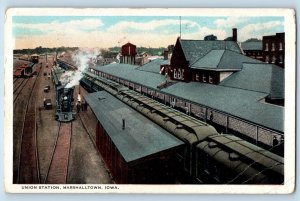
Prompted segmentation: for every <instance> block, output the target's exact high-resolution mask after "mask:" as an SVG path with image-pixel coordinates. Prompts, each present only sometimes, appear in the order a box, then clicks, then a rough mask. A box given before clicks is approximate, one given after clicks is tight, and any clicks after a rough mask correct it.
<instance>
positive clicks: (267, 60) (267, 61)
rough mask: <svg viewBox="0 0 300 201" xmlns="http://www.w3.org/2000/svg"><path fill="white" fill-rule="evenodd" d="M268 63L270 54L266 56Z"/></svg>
mask: <svg viewBox="0 0 300 201" xmlns="http://www.w3.org/2000/svg"><path fill="white" fill-rule="evenodd" d="M266 63H269V56H268V55H267V56H266Z"/></svg>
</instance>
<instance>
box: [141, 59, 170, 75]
mask: <svg viewBox="0 0 300 201" xmlns="http://www.w3.org/2000/svg"><path fill="white" fill-rule="evenodd" d="M169 63H170V62H169V60H164V59H154V60H151V61H150V62H148V63H146V64H144V65H142V66H140V67H138V68H137V69H138V70H141V71H147V72H152V73H159V72H160V65H166V64H169Z"/></svg>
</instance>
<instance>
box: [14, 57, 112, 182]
mask: <svg viewBox="0 0 300 201" xmlns="http://www.w3.org/2000/svg"><path fill="white" fill-rule="evenodd" d="M53 62H54V56H51V55H48V56H47V58H46V56H41V57H40V58H39V63H37V64H36V73H35V74H33V75H32V76H31V77H29V78H22V77H20V78H14V79H13V103H14V104H13V105H14V108H13V114H14V115H13V142H14V146H13V183H15V184H85V183H89V184H110V183H114V181H112V179H111V177H110V175H109V173H108V171H107V170H106V168H105V165H104V163H103V161H102V159H101V156H100V154H99V153H98V151H97V149H96V148H95V145H94V144H95V142H93V140H92V139H93V138H92V136H93V135H95V129H94V128H95V127H96V122H93V121H89V119H91V118H90V115H92V112H91V110H90V108H88V109H87V111H82V112H81V113H79V115H77V117H76V119H75V120H73V121H72V122H67V123H65V122H58V121H56V120H55V108H56V101H55V96H56V95H55V88H54V85H53V82H52V79H51V76H50V73H51V68H52V64H53ZM26 63H28V62H27V61H23V60H18V59H14V69H15V68H16V67H17V66H19V65H22V64H26ZM45 86H50V90H49V91H47V92H46V91H44V87H45ZM79 91H80V93H81V95H82V96H83V99H84V97H85V95H86V91H85V90H84V89H83V88H81V87H80V88H79V86H78V85H77V86H76V87H75V92H74V97H77V94H78V93H79ZM45 99H50V100H51V104H52V109H46V108H45V107H44V105H43V104H44V100H45Z"/></svg>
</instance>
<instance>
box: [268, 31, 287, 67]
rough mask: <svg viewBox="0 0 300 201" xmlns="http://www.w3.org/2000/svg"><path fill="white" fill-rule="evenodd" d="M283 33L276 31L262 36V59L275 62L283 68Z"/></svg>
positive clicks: (271, 62)
mask: <svg viewBox="0 0 300 201" xmlns="http://www.w3.org/2000/svg"><path fill="white" fill-rule="evenodd" d="M284 50H285V40H284V33H276V35H272V36H263V51H264V57H263V61H265V62H266V63H270V64H276V65H277V66H281V67H283V68H284Z"/></svg>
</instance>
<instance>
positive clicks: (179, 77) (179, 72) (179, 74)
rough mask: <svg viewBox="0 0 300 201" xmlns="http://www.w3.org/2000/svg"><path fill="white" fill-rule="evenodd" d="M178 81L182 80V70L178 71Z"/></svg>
mask: <svg viewBox="0 0 300 201" xmlns="http://www.w3.org/2000/svg"><path fill="white" fill-rule="evenodd" d="M178 79H181V69H180V68H179V69H178Z"/></svg>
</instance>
